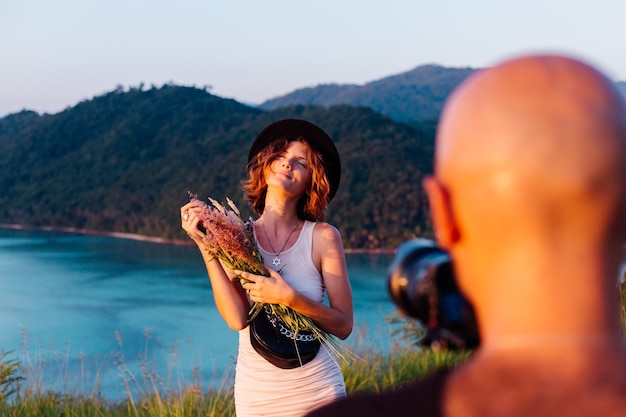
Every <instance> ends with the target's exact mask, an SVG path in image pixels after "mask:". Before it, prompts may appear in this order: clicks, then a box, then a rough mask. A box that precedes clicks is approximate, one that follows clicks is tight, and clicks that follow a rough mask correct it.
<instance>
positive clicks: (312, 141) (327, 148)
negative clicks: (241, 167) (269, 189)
mask: <svg viewBox="0 0 626 417" xmlns="http://www.w3.org/2000/svg"><path fill="white" fill-rule="evenodd" d="M296 137H302V138H304V139H305V140H306V141H307V143H308V144H309V145H310V146H311V148H313V149H314V150H315V151H317V152H319V153H320V154H321V155H322V159H323V160H324V170H325V171H326V177H327V178H328V182H329V183H330V193H329V194H328V201H330V200H332V199H333V197H334V196H335V193H336V192H337V188H339V181H340V180H341V161H340V160H339V153H338V152H337V148H336V147H335V144H334V143H333V141H332V140H331V139H330V137H329V136H328V135H327V134H326V132H324V131H323V130H322V129H320V128H319V127H317V126H315V125H314V124H313V123H310V122H307V121H305V120H298V119H284V120H279V121H277V122H275V123H272V124H271V125H269V126H268V127H266V128H265V129H263V131H262V132H261V133H259V136H257V137H256V139H255V140H254V142H253V143H252V146H251V147H250V153H249V154H248V163H249V162H250V161H251V160H252V158H254V157H255V155H256V154H258V153H259V152H260V151H261V150H262V149H263V148H265V147H266V146H267V145H269V144H270V143H272V142H273V141H275V140H277V139H290V138H296Z"/></svg>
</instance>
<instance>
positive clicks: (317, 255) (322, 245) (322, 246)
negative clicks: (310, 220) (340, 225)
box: [313, 222, 345, 259]
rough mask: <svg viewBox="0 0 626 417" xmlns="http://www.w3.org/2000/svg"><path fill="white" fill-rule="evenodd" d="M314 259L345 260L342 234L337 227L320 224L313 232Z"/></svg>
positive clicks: (317, 224)
mask: <svg viewBox="0 0 626 417" xmlns="http://www.w3.org/2000/svg"><path fill="white" fill-rule="evenodd" d="M313 255H314V259H322V258H323V259H330V258H332V259H343V258H344V256H345V255H344V250H343V242H342V241H341V234H340V233H339V230H337V228H336V227H335V226H332V225H330V224H328V223H324V222H318V223H316V224H315V229H314V230H313Z"/></svg>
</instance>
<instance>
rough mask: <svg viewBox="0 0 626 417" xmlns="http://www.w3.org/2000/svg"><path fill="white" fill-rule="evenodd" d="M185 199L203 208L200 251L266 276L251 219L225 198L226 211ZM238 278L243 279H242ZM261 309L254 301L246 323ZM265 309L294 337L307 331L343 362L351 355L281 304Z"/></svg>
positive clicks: (194, 198) (218, 204)
mask: <svg viewBox="0 0 626 417" xmlns="http://www.w3.org/2000/svg"><path fill="white" fill-rule="evenodd" d="M189 196H190V198H191V200H192V201H195V202H199V203H200V206H201V207H202V209H203V210H202V213H201V214H200V222H199V228H200V229H201V231H202V232H203V233H204V234H205V237H204V238H202V241H203V243H204V244H205V247H204V251H206V252H207V253H208V254H209V255H211V256H215V257H216V258H218V259H219V260H220V261H222V262H223V263H224V264H225V265H226V266H227V267H229V268H231V269H233V270H239V271H245V272H250V273H253V274H256V275H263V276H266V277H269V276H270V274H269V272H268V270H267V268H266V267H265V264H264V263H263V257H262V256H261V253H260V252H259V250H258V247H257V243H256V240H255V238H254V235H253V232H252V219H249V220H248V221H247V222H244V221H243V220H242V219H241V214H240V211H239V209H238V208H237V206H236V205H235V203H234V202H233V201H232V200H231V199H230V198H226V201H227V205H228V207H229V208H226V207H225V206H224V205H222V204H220V203H219V202H217V201H216V200H214V199H213V198H211V197H209V198H208V199H209V201H210V203H211V204H206V203H204V202H202V201H200V200H198V198H197V196H196V195H194V194H192V193H189ZM240 279H241V280H244V278H240ZM264 306H265V304H263V303H258V302H255V303H254V304H253V306H252V307H251V309H250V313H249V316H250V320H252V319H254V317H256V315H257V314H259V312H260V311H262V310H263V308H264ZM267 306H268V307H269V308H270V309H271V310H272V312H273V313H274V314H276V316H278V317H279V318H280V319H281V320H282V321H283V323H284V324H285V326H287V327H288V328H289V330H291V331H292V332H294V333H295V334H298V332H300V331H310V332H312V333H313V334H314V335H315V336H317V338H318V339H319V340H320V341H321V342H322V343H324V344H325V345H326V346H328V347H329V348H330V349H331V351H333V352H334V353H335V355H336V356H337V357H339V358H341V359H343V360H347V357H348V356H354V355H353V354H352V353H351V352H349V351H348V350H347V349H346V348H345V347H344V346H343V345H341V344H340V343H339V342H338V341H337V340H336V339H335V338H334V337H333V336H332V335H330V334H328V333H326V332H325V331H323V330H321V329H320V328H319V327H318V326H317V325H316V324H315V323H314V322H313V320H311V319H310V318H309V317H307V316H305V315H302V314H300V313H298V312H296V311H294V310H293V309H291V308H289V307H287V306H284V305H282V304H267Z"/></svg>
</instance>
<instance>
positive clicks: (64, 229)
mask: <svg viewBox="0 0 626 417" xmlns="http://www.w3.org/2000/svg"><path fill="white" fill-rule="evenodd" d="M0 229H9V230H32V231H42V232H62V233H73V234H78V235H87V236H105V237H113V238H117V239H129V240H138V241H141V242H150V243H159V244H164V245H176V246H193V243H192V242H185V241H182V240H175V239H165V238H160V237H153V236H146V235H140V234H136V233H123V232H105V231H98V230H90V229H80V228H77V227H56V226H55V227H53V226H27V225H23V224H10V223H0ZM344 251H345V253H346V254H356V255H361V254H362V255H392V254H394V253H395V252H396V250H395V249H344Z"/></svg>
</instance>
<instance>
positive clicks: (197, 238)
mask: <svg viewBox="0 0 626 417" xmlns="http://www.w3.org/2000/svg"><path fill="white" fill-rule="evenodd" d="M203 207H204V203H202V202H201V201H191V202H189V203H187V204H185V205H184V206H182V207H181V208H180V218H181V223H182V228H183V230H184V231H185V232H187V235H188V236H189V237H190V238H191V239H192V240H193V241H194V242H195V243H196V244H197V245H198V246H199V247H201V246H202V239H203V238H204V237H206V235H205V234H204V233H202V232H201V231H200V230H199V229H198V225H199V224H200V217H199V215H200V213H202V209H203Z"/></svg>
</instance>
